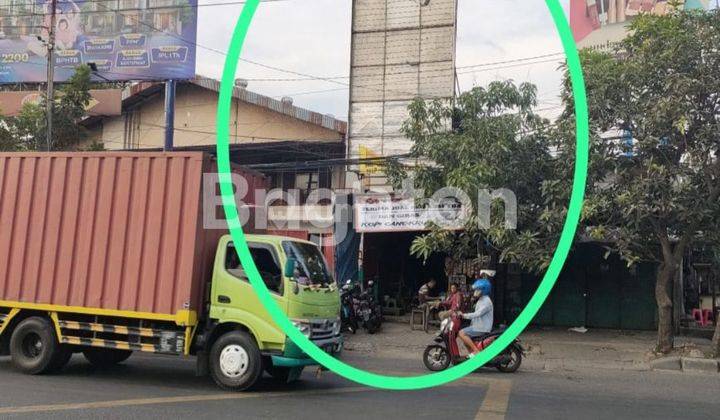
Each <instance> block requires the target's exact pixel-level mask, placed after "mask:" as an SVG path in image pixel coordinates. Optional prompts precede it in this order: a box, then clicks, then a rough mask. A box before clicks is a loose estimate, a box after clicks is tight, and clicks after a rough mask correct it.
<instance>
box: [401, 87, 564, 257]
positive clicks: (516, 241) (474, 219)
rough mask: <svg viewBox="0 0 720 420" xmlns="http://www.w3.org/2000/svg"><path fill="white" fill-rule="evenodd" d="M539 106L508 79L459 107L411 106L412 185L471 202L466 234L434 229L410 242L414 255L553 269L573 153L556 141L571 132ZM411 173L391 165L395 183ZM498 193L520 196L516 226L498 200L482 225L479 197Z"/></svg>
mask: <svg viewBox="0 0 720 420" xmlns="http://www.w3.org/2000/svg"><path fill="white" fill-rule="evenodd" d="M536 105H537V90H536V87H535V86H533V85H531V84H527V83H526V84H521V85H516V84H514V83H513V82H510V81H505V82H493V83H491V84H490V85H489V86H487V88H483V87H476V88H474V89H473V90H471V91H469V92H466V93H463V94H462V95H460V97H459V98H458V99H457V100H456V101H455V102H454V103H445V102H442V101H432V102H425V101H422V100H417V101H415V102H413V103H412V105H411V106H410V118H409V120H408V121H407V122H406V123H405V124H404V126H403V132H404V134H405V135H406V136H407V137H408V138H409V139H411V140H412V141H413V148H412V155H414V156H415V157H416V158H418V162H421V163H420V164H418V165H417V166H415V167H413V168H412V172H413V179H414V183H415V185H414V186H415V187H416V188H418V189H420V190H424V192H425V193H426V195H431V194H432V193H434V192H435V191H437V190H438V189H439V188H442V187H453V188H457V189H460V190H462V191H463V192H464V193H466V194H467V195H468V196H469V198H470V202H471V203H472V206H471V208H470V209H469V210H470V213H471V216H470V217H469V219H468V222H467V224H466V225H465V229H464V230H462V231H459V232H453V231H448V230H443V229H441V228H440V227H439V226H431V227H432V230H431V231H430V232H429V233H427V234H425V235H421V236H419V237H418V238H417V239H416V240H415V241H414V242H413V244H412V247H411V253H412V254H414V255H415V256H418V257H420V258H424V259H427V258H428V256H429V255H430V254H431V253H433V252H444V253H447V254H448V255H451V256H453V257H455V258H471V257H475V256H479V254H483V256H484V257H485V258H487V257H489V258H491V259H492V260H493V261H498V260H502V261H513V262H518V263H521V264H522V266H523V267H524V268H526V269H529V270H533V271H541V270H543V269H544V268H546V267H547V266H548V264H549V262H550V259H551V257H552V250H553V249H554V248H555V245H556V242H557V239H558V237H559V232H560V229H561V227H562V224H563V223H564V219H565V214H566V211H567V204H568V200H569V193H570V183H571V180H572V165H568V164H567V162H568V161H570V162H571V161H572V160H571V159H572V156H571V154H572V153H574V148H572V147H571V148H567V147H565V146H564V145H563V144H561V142H558V141H557V139H561V138H563V136H561V135H560V133H561V132H562V131H566V130H569V128H568V127H565V126H563V125H557V126H554V125H552V124H550V122H549V121H548V120H546V119H544V118H542V117H540V116H539V115H538V114H536V113H535V112H534V111H533V109H534V107H535V106H536ZM449 121H452V122H453V123H452V126H453V127H452V128H450V127H448V122H449ZM568 159H570V160H568ZM423 162H424V163H423ZM408 172H409V171H408V170H407V168H401V167H400V166H399V165H397V164H389V166H388V168H387V173H388V176H389V177H390V179H391V180H392V181H393V183H394V184H396V185H399V184H400V181H401V180H402V179H403V178H406V177H407V176H408V175H409V174H408ZM499 189H506V190H510V191H512V192H513V193H514V195H515V197H516V199H517V206H518V207H517V226H516V229H508V226H506V219H505V217H504V215H505V213H504V211H503V210H504V208H503V207H504V205H503V204H502V203H501V201H497V200H496V201H494V202H493V206H492V207H493V211H491V217H490V224H489V225H487V224H482V223H480V218H482V217H483V216H484V215H483V214H482V213H481V212H483V211H486V209H483V208H482V207H480V206H479V205H478V198H479V194H480V193H481V191H493V190H499Z"/></svg>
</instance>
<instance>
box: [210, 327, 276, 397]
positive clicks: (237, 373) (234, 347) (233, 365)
mask: <svg viewBox="0 0 720 420" xmlns="http://www.w3.org/2000/svg"><path fill="white" fill-rule="evenodd" d="M262 368H263V363H262V356H261V355H260V350H259V349H258V346H257V344H255V340H253V338H252V337H250V336H249V335H248V334H247V333H245V332H242V331H232V332H229V333H227V334H225V335H223V336H221V337H220V338H218V339H217V341H215V343H213V345H212V348H211V349H210V375H211V376H212V378H213V380H214V381H215V383H216V384H217V385H218V386H219V387H220V388H222V389H225V390H228V391H244V390H246V389H248V388H250V387H252V386H253V385H255V383H256V382H257V381H258V379H259V378H260V376H261V375H262Z"/></svg>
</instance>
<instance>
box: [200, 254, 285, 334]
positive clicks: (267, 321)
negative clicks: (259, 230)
mask: <svg viewBox="0 0 720 420" xmlns="http://www.w3.org/2000/svg"><path fill="white" fill-rule="evenodd" d="M248 247H249V248H250V254H251V255H252V257H253V261H254V262H255V265H256V266H257V269H258V271H259V272H260V276H261V277H262V279H263V281H264V283H265V285H266V286H267V288H268V289H269V290H270V294H271V295H272V297H273V298H274V300H275V303H277V304H278V306H280V308H281V309H282V310H283V311H285V312H287V300H286V299H284V298H283V293H284V290H283V284H284V278H283V270H282V268H281V267H282V264H283V263H284V262H281V260H280V258H279V255H278V252H277V250H276V249H275V247H274V246H272V245H271V244H263V243H254V242H250V243H248ZM222 258H223V264H222V266H221V267H217V266H216V273H215V275H214V281H213V292H212V306H211V312H210V313H211V317H212V318H215V319H219V320H220V321H221V322H238V323H241V324H243V325H246V326H247V327H248V328H250V329H251V330H252V332H253V334H255V335H256V337H257V338H258V341H264V342H268V343H272V344H277V345H282V344H284V341H285V335H284V333H282V331H281V330H280V329H279V327H277V326H276V325H275V323H274V322H273V321H272V319H271V317H270V314H269V313H268V312H267V310H266V309H265V307H264V306H263V305H262V303H260V300H259V299H258V297H257V294H256V293H255V290H254V289H253V287H252V285H251V284H250V282H249V280H248V276H247V274H246V272H245V270H244V269H243V267H242V264H241V263H240V259H239V258H238V255H237V252H236V250H235V246H234V245H233V243H232V242H228V243H227V245H226V246H225V247H224V255H223V256H222ZM258 344H260V343H258Z"/></svg>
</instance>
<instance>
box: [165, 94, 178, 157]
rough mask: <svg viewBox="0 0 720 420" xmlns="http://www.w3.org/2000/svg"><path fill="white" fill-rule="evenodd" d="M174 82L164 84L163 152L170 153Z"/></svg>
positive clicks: (172, 139) (173, 112)
mask: <svg viewBox="0 0 720 420" xmlns="http://www.w3.org/2000/svg"><path fill="white" fill-rule="evenodd" d="M174 137H175V80H168V81H167V82H165V147H163V150H164V151H165V152H172V150H173V147H174V143H175V139H174Z"/></svg>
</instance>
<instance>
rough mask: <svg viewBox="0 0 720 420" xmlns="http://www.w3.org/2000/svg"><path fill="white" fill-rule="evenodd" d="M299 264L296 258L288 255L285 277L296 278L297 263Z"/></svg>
mask: <svg viewBox="0 0 720 420" xmlns="http://www.w3.org/2000/svg"><path fill="white" fill-rule="evenodd" d="M296 264H297V261H296V260H295V258H292V257H288V259H287V261H285V277H288V278H291V279H293V278H295V265H296Z"/></svg>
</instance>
